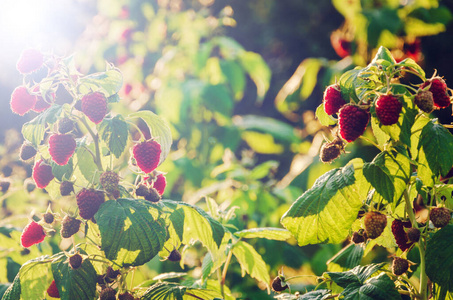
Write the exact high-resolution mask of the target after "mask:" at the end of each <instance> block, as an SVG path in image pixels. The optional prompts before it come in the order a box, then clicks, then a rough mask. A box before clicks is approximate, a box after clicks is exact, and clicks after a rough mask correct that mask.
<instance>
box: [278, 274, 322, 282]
mask: <svg viewBox="0 0 453 300" xmlns="http://www.w3.org/2000/svg"><path fill="white" fill-rule="evenodd" d="M302 277H318V276H316V275H297V276H292V277H289V278H285V281H288V280H291V279H296V278H302Z"/></svg>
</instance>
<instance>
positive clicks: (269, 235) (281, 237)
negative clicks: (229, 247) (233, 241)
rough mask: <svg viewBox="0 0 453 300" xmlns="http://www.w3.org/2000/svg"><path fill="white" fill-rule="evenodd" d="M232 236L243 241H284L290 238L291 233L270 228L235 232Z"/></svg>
mask: <svg viewBox="0 0 453 300" xmlns="http://www.w3.org/2000/svg"><path fill="white" fill-rule="evenodd" d="M234 235H235V236H237V237H239V238H245V239H253V238H264V239H268V240H275V241H286V240H287V239H289V238H290V237H292V235H291V232H289V231H288V230H285V229H281V228H272V227H261V228H253V229H245V230H241V231H237V232H235V233H234Z"/></svg>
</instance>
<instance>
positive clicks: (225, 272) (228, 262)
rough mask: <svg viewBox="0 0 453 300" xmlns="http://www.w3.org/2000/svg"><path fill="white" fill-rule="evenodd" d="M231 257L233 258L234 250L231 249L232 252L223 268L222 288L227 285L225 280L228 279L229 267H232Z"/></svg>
mask: <svg viewBox="0 0 453 300" xmlns="http://www.w3.org/2000/svg"><path fill="white" fill-rule="evenodd" d="M231 257H233V249H230V252H228V256H227V259H226V261H225V265H224V266H223V272H222V281H221V284H222V288H223V285H224V284H225V278H226V274H227V271H228V266H229V265H230V262H231Z"/></svg>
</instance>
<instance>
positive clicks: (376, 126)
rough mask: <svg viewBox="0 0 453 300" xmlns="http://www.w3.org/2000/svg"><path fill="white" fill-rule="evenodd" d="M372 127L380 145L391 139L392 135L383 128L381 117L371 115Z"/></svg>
mask: <svg viewBox="0 0 453 300" xmlns="http://www.w3.org/2000/svg"><path fill="white" fill-rule="evenodd" d="M371 129H372V130H373V134H374V137H375V138H376V141H377V142H378V145H379V146H384V145H385V144H387V142H388V141H389V140H390V135H388V134H387V133H386V132H385V131H384V130H382V128H381V122H379V119H378V118H377V117H375V116H371Z"/></svg>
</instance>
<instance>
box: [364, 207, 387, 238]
mask: <svg viewBox="0 0 453 300" xmlns="http://www.w3.org/2000/svg"><path fill="white" fill-rule="evenodd" d="M363 224H364V226H365V231H366V234H367V236H368V238H370V239H375V238H377V237H379V236H380V235H381V234H382V232H383V231H384V229H385V226H387V217H386V216H385V215H383V214H381V213H380V212H376V211H371V212H367V213H366V214H365V216H364V217H363Z"/></svg>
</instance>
